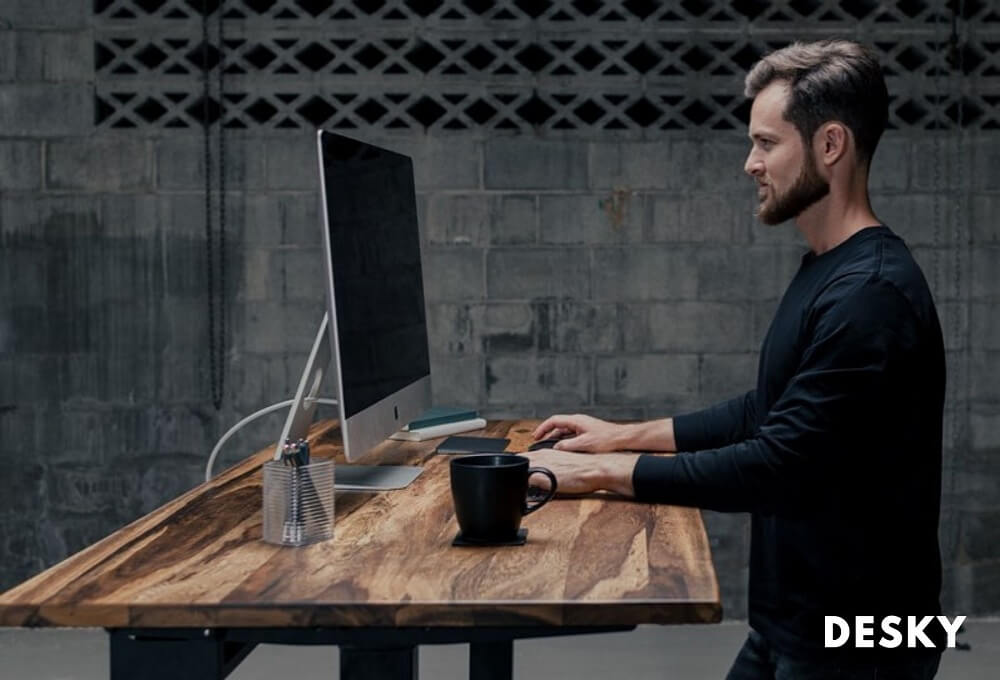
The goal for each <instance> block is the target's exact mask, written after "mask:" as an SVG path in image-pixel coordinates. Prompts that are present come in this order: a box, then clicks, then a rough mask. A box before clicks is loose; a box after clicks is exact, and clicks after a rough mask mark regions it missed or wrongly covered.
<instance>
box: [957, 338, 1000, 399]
mask: <svg viewBox="0 0 1000 680" xmlns="http://www.w3.org/2000/svg"><path fill="white" fill-rule="evenodd" d="M948 373H949V376H951V375H953V374H952V372H951V363H949V372H948ZM968 396H969V399H972V400H973V401H981V400H986V401H988V400H997V399H1000V352H994V351H989V350H978V349H972V350H971V351H970V372H969V395H968Z"/></svg>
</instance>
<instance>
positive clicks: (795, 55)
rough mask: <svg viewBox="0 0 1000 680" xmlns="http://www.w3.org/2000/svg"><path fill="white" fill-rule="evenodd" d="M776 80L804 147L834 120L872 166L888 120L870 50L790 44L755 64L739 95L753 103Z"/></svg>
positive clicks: (840, 44) (844, 44)
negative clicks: (850, 135) (785, 91)
mask: <svg viewBox="0 0 1000 680" xmlns="http://www.w3.org/2000/svg"><path fill="white" fill-rule="evenodd" d="M775 81H784V82H787V83H788V87H789V95H788V102H787V104H786V105H785V111H784V117H785V120H787V121H788V122H790V123H792V124H793V125H794V126H795V127H796V129H797V130H798V131H799V134H800V135H802V139H803V140H804V141H805V143H806V146H807V147H808V146H809V145H810V144H811V143H812V138H813V135H814V134H816V130H818V129H819V127H820V125H822V124H823V123H827V122H830V121H838V122H840V123H843V124H844V125H845V126H847V127H848V128H849V129H850V130H851V132H852V133H853V134H854V140H855V147H856V149H857V155H858V162H859V163H860V164H861V165H868V164H870V163H871V159H872V156H873V155H874V154H875V147H876V146H877V145H878V140H879V138H880V137H881V136H882V132H883V131H884V130H885V126H886V122H887V120H888V117H889V93H888V91H887V90H886V86H885V78H883V76H882V69H881V68H880V67H879V64H878V60H877V59H876V57H875V54H874V53H873V52H872V50H870V49H869V48H867V47H865V46H864V45H859V44H858V43H855V42H850V41H847V40H820V41H818V42H813V43H800V42H796V43H792V44H791V45H789V46H788V47H783V48H782V49H780V50H777V51H775V52H772V53H770V54H768V55H767V56H765V57H763V58H762V59H761V60H760V61H758V62H757V63H756V64H754V66H753V68H752V69H750V73H748V74H747V77H746V81H745V83H744V90H743V92H744V94H745V95H746V96H747V97H749V98H750V99H753V98H754V97H756V96H757V95H758V94H760V92H761V90H763V89H764V88H766V87H767V86H768V85H770V84H771V83H773V82H775Z"/></svg>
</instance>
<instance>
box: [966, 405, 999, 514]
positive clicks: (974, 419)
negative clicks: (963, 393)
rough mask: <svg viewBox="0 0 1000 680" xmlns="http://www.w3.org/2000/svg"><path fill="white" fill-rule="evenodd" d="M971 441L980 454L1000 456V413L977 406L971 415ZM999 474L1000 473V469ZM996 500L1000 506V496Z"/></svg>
mask: <svg viewBox="0 0 1000 680" xmlns="http://www.w3.org/2000/svg"><path fill="white" fill-rule="evenodd" d="M969 439H970V444H971V445H972V448H973V449H974V450H975V451H976V452H978V453H980V454H988V455H991V456H993V457H996V456H997V455H998V454H1000V413H997V412H996V411H995V410H990V409H989V408H986V407H984V406H981V405H980V406H977V407H976V408H975V409H974V410H973V411H972V412H971V413H970V414H969ZM997 467H998V468H1000V466H997ZM997 472H1000V469H998V470H997ZM998 484H1000V481H998ZM996 500H997V502H998V504H1000V494H998V496H997V499H996Z"/></svg>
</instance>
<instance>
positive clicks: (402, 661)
mask: <svg viewBox="0 0 1000 680" xmlns="http://www.w3.org/2000/svg"><path fill="white" fill-rule="evenodd" d="M418 659H419V655H418V653H417V647H416V645H410V646H406V647H390V648H374V647H351V646H349V645H340V680H417V674H418V672H419V667H418V666H419V664H418V663H417V661H418Z"/></svg>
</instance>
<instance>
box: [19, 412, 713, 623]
mask: <svg viewBox="0 0 1000 680" xmlns="http://www.w3.org/2000/svg"><path fill="white" fill-rule="evenodd" d="M536 424H537V423H536V422H535V421H496V422H492V423H490V424H489V426H488V427H487V428H486V430H485V431H483V432H481V433H470V434H474V435H476V434H479V435H482V436H498V437H499V436H503V437H508V438H510V440H511V443H510V445H509V446H508V447H507V450H508V451H523V450H526V449H527V447H528V446H529V445H530V443H531V441H532V440H531V431H532V429H533V427H534V426H535V425H536ZM310 441H311V443H312V451H313V456H314V457H315V458H325V457H331V456H337V457H339V458H340V459H341V460H342V449H341V446H340V435H339V429H338V427H337V423H336V421H325V422H322V423H317V424H316V425H315V426H314V427H313V428H312V430H311V432H310ZM438 442H439V440H431V441H427V442H420V443H409V442H395V441H392V442H386V443H385V444H383V445H382V449H381V450H380V451H379V452H378V453H379V454H380V456H381V457H382V458H383V459H384V460H385V461H386V462H395V463H411V464H423V465H424V466H425V472H424V474H422V475H421V476H420V477H419V478H418V479H417V480H416V481H415V482H414V483H413V484H412V485H411V486H410V487H409V488H407V489H404V490H400V491H392V492H388V493H379V494H372V493H355V492H338V493H337V498H336V512H335V537H334V539H333V540H330V541H327V542H324V543H320V544H317V545H312V546H308V547H305V548H282V547H277V546H272V545H269V544H266V543H264V542H262V541H261V540H260V536H261V513H260V510H261V464H262V463H263V462H264V461H265V460H267V459H268V458H269V457H270V454H271V449H267V450H264V451H261V452H259V453H257V454H255V455H253V456H251V457H250V458H248V459H246V460H245V461H243V462H242V463H240V464H238V465H236V466H234V467H232V468H230V469H228V470H226V471H225V472H223V473H222V474H220V475H218V476H217V477H216V478H215V479H213V480H212V481H211V482H209V483H206V484H202V485H199V486H198V487H196V488H194V489H192V490H191V491H189V492H188V493H186V494H184V495H182V496H180V497H179V498H177V499H176V500H174V501H171V502H169V503H167V504H166V505H164V506H163V507H161V508H159V509H158V510H156V511H154V512H152V513H150V514H149V515H147V516H145V517H143V518H141V519H139V520H137V521H136V522H133V523H132V524H130V525H128V526H126V527H124V528H122V529H120V530H118V531H116V532H115V533H114V534H112V535H110V536H108V537H107V538H105V539H104V540H102V541H100V542H98V543H96V544H95V545H93V546H91V547H89V548H87V549H85V550H83V551H81V552H79V553H77V554H76V555H73V556H72V557H69V558H68V559H66V560H64V561H63V562H61V563H59V564H57V565H55V566H54V567H52V568H50V569H48V570H47V571H44V572H42V573H41V574H38V575H37V576H35V577H34V578H32V579H30V580H28V581H26V582H25V583H23V584H21V585H19V586H17V587H15V588H13V589H12V590H9V591H7V592H6V593H4V594H3V595H0V625H2V626H31V627H35V626H101V627H105V628H123V627H134V628H169V627H183V628H187V627H211V628H218V627H241V628H254V627H269V628H274V627H293V628H294V627H334V626H335V627H383V626H386V627H404V626H407V627H412V626H431V627H436V626H443V627H462V626H477V627H479V626H520V627H525V626H527V627H531V626H541V627H547V626H555V627H562V626H617V625H623V626H625V625H627V626H632V625H637V624H642V623H658V624H672V623H707V622H716V621H718V620H720V618H721V616H722V608H721V605H720V603H719V589H718V583H717V581H716V577H715V570H714V568H713V566H712V558H711V552H710V549H709V544H708V539H707V536H706V534H705V529H704V525H703V524H702V520H701V515H700V513H699V511H698V510H696V509H691V508H680V507H673V506H653V505H645V504H641V503H634V502H630V501H624V500H621V499H618V498H614V497H611V496H598V495H595V496H592V497H588V498H567V499H559V498H557V499H556V500H554V501H552V502H550V503H549V504H548V505H547V506H546V507H544V508H542V509H541V510H539V511H538V512H537V513H534V514H532V515H530V516H528V517H526V518H525V519H524V522H523V524H522V526H524V527H527V528H528V530H529V534H528V542H527V544H526V545H524V546H521V547H505V548H459V547H452V545H451V541H452V539H453V538H454V537H455V534H456V532H457V530H458V527H457V524H456V522H455V517H454V512H453V508H452V502H451V492H450V488H449V477H448V461H449V460H450V458H449V457H448V456H436V455H433V450H434V447H435V446H436V445H437V443H438Z"/></svg>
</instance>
